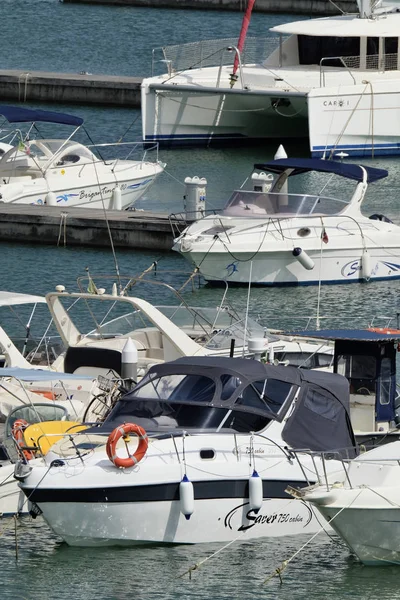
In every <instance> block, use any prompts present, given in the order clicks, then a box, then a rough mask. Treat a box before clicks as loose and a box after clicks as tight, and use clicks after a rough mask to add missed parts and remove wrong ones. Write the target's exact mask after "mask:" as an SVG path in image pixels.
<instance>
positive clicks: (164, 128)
mask: <svg viewBox="0 0 400 600" xmlns="http://www.w3.org/2000/svg"><path fill="white" fill-rule="evenodd" d="M283 96H285V94H284V93H282V92H279V91H276V90H274V91H271V93H265V92H254V91H249V90H241V89H238V90H235V89H234V90H229V89H223V90H218V91H216V89H215V88H200V89H193V87H192V88H191V87H189V86H172V85H169V86H168V85H161V84H158V85H157V86H156V85H155V84H151V85H146V80H145V81H144V82H143V85H142V119H143V140H146V141H157V142H159V143H160V144H161V145H164V146H165V145H168V146H184V145H192V146H202V145H209V144H210V143H213V144H227V143H230V142H232V141H235V142H251V141H255V140H260V141H261V140H263V139H273V140H283V139H287V138H301V137H304V138H306V137H308V125H307V99H306V96H305V95H304V94H293V95H291V96H289V95H288V98H286V99H285V100H282V98H283Z"/></svg>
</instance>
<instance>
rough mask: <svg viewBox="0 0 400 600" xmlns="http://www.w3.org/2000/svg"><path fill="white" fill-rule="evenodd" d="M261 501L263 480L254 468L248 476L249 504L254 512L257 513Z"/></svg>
mask: <svg viewBox="0 0 400 600" xmlns="http://www.w3.org/2000/svg"><path fill="white" fill-rule="evenodd" d="M262 503H263V482H262V479H261V477H260V476H259V474H258V473H257V471H256V470H255V469H254V471H253V473H252V475H251V477H249V504H250V508H251V509H252V510H254V512H256V513H258V511H259V510H260V508H261V507H262Z"/></svg>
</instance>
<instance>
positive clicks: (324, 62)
mask: <svg viewBox="0 0 400 600" xmlns="http://www.w3.org/2000/svg"><path fill="white" fill-rule="evenodd" d="M346 58H350V57H348V56H346V57H343V56H327V57H325V58H321V60H320V63H319V85H320V87H325V73H326V72H325V70H324V67H329V66H330V67H332V66H337V64H334V65H332V63H333V62H336V63H337V62H339V63H340V64H341V65H342V67H344V68H345V69H346V70H347V72H348V74H349V75H350V77H351V78H352V80H353V83H354V85H356V83H357V82H356V79H355V77H354V75H353V73H352V72H351V70H350V67H349V66H348V65H347V64H346V62H345V59H346ZM329 63H331V64H329Z"/></svg>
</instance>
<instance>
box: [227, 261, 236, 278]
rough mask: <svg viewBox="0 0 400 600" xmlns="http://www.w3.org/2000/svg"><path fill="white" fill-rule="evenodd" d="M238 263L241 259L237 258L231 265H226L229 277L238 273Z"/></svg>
mask: <svg viewBox="0 0 400 600" xmlns="http://www.w3.org/2000/svg"><path fill="white" fill-rule="evenodd" d="M238 264H239V261H238V260H235V261H234V262H232V263H231V264H230V265H227V266H226V270H227V271H228V273H227V277H230V276H231V275H233V274H234V273H238V272H239V269H238V267H237V266H238Z"/></svg>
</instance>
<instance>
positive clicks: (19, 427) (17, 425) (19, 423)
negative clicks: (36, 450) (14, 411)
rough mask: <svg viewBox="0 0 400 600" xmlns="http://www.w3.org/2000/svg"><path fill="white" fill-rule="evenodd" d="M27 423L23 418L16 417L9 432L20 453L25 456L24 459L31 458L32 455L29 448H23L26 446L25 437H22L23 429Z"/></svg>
mask: <svg viewBox="0 0 400 600" xmlns="http://www.w3.org/2000/svg"><path fill="white" fill-rule="evenodd" d="M28 425H29V423H28V422H27V421H25V419H17V420H16V421H14V424H13V426H12V430H11V434H12V436H13V438H14V440H15V441H16V443H17V445H18V447H19V448H20V449H21V452H22V454H23V455H24V456H25V458H26V460H31V458H33V457H34V454H33V452H31V451H30V450H24V448H25V447H26V443H25V439H24V431H25V429H26V428H27V427H28Z"/></svg>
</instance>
